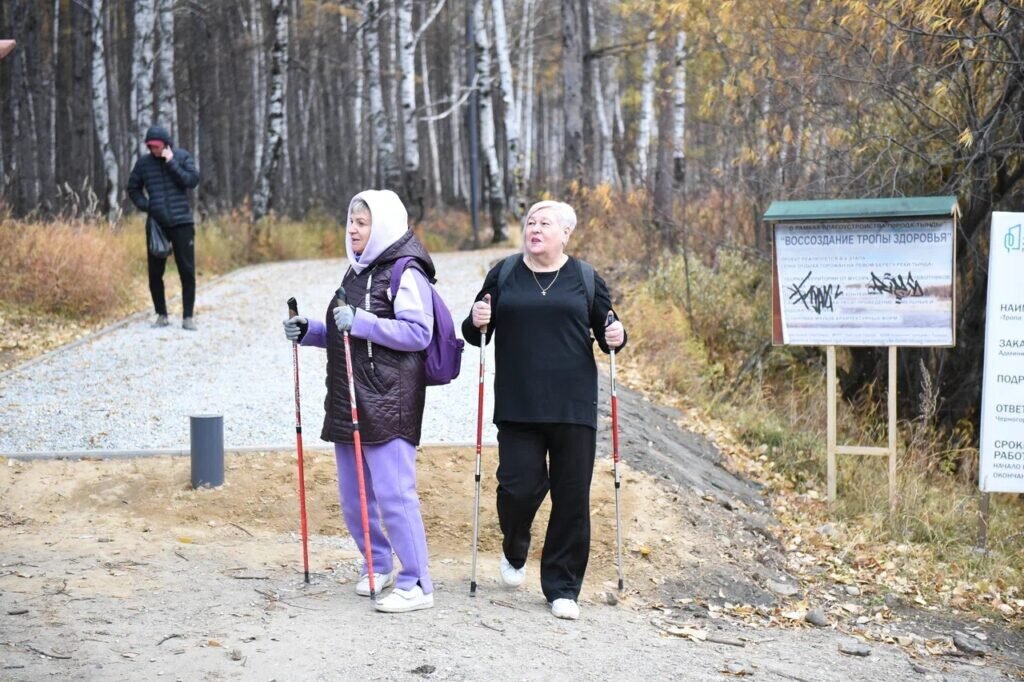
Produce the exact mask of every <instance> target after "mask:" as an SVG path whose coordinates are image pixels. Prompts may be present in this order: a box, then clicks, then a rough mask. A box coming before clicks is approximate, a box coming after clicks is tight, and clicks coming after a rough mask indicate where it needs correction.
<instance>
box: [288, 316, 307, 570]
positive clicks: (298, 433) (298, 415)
mask: <svg viewBox="0 0 1024 682" xmlns="http://www.w3.org/2000/svg"><path fill="white" fill-rule="evenodd" d="M298 315H299V304H298V303H296V302H295V298H294V297H293V298H289V299H288V317H290V318H291V317H298ZM292 368H293V370H294V371H293V373H294V375H295V449H296V451H297V452H298V453H299V515H300V518H301V520H302V567H303V568H304V569H305V571H306V584H307V585H308V584H309V532H308V530H307V526H306V474H305V469H306V466H305V464H304V463H303V461H302V410H301V408H300V405H301V401H300V400H299V342H298V340H296V341H293V342H292Z"/></svg>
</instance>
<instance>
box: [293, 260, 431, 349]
mask: <svg viewBox="0 0 1024 682" xmlns="http://www.w3.org/2000/svg"><path fill="white" fill-rule="evenodd" d="M394 309H395V319H393V320H389V319H386V318H380V317H377V316H376V315H374V314H373V313H371V312H369V311H367V310H363V309H361V308H356V316H355V320H353V322H352V331H351V332H350V333H351V334H352V336H354V337H356V338H357V339H366V340H368V341H370V342H371V343H375V344H379V345H381V346H387V347H388V348H391V349H393V350H399V351H407V352H416V351H421V350H424V349H425V348H426V347H427V346H429V345H430V337H431V336H432V335H433V333H434V307H433V299H432V297H431V294H430V285H429V283H428V282H427V278H426V277H425V276H424V275H423V273H421V272H420V271H419V270H416V269H414V268H407V269H406V270H405V272H403V273H402V279H401V280H400V281H399V286H398V291H397V292H396V293H395V300H394ZM332 323H333V321H332ZM300 345H303V346H316V347H319V348H326V347H327V328H326V327H325V326H324V322H323V321H321V320H314V319H312V318H310V319H309V329H308V330H307V331H306V335H305V336H303V337H302V343H301V344H300Z"/></svg>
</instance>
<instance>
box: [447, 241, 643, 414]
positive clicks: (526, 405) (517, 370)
mask: <svg viewBox="0 0 1024 682" xmlns="http://www.w3.org/2000/svg"><path fill="white" fill-rule="evenodd" d="M500 270H501V262H499V263H498V264H497V265H496V266H495V267H493V268H491V271H490V272H488V273H487V277H486V278H485V279H484V284H483V288H482V289H481V290H480V292H479V293H478V294H477V295H476V299H475V300H477V301H479V300H481V299H482V298H483V297H484V296H485V295H487V294H490V295H491V322H490V325H489V326H488V328H487V340H488V341H490V338H491V336H492V335H493V334H497V338H496V340H495V347H494V356H495V377H494V423H495V424H501V423H502V422H527V423H567V424H581V425H584V426H589V427H591V428H593V429H596V428H597V365H596V363H595V362H594V352H593V345H592V344H593V340H594V339H596V340H597V343H598V345H599V346H600V347H601V350H603V351H604V352H605V353H608V352H609V349H608V345H607V343H606V342H605V339H604V329H605V323H606V321H607V317H608V312H609V311H610V310H611V309H612V302H611V296H610V295H609V293H608V286H607V285H606V284H605V282H604V280H603V279H601V277H600V276H598V275H597V274H596V273H595V275H594V284H595V286H594V303H593V305H592V306H591V308H590V310H589V311H588V310H587V293H586V288H585V286H584V283H583V280H582V275H581V269H580V267H579V264H578V263H577V261H576V259H574V258H572V257H569V259H568V260H567V261H566V263H565V264H564V265H563V266H562V268H561V270H560V271H559V273H558V279H557V280H554V284H552V280H553V279H554V277H555V273H554V272H541V273H533V272H532V271H531V270H530V269H529V268H527V267H526V264H525V263H524V262H523V261H522V259H520V260H519V261H518V262H517V263H516V266H515V267H514V268H513V270H512V272H511V273H510V274H509V276H508V279H507V280H506V281H505V284H504V285H503V286H502V288H501V290H500V291H499V290H498V273H499V271H500ZM534 275H536V280H535V279H534ZM538 282H539V283H538ZM549 285H550V289H547V294H546V295H542V294H541V287H542V286H543V287H545V288H546V287H548V286H549ZM616 319H618V318H617V317H616ZM591 332H593V338H592V337H591ZM462 336H463V338H465V339H466V341H467V342H468V343H470V344H472V345H474V346H479V345H480V336H481V335H480V330H479V329H477V328H476V327H474V326H473V315H472V312H470V315H469V316H468V317H467V318H466V319H465V320H464V321H463V323H462ZM624 346H625V340H624V341H623V344H622V346H620V347H619V348H617V349H616V352H618V351H619V350H621V349H622V347H624Z"/></svg>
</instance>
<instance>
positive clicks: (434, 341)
mask: <svg viewBox="0 0 1024 682" xmlns="http://www.w3.org/2000/svg"><path fill="white" fill-rule="evenodd" d="M410 265H411V266H412V267H414V268H416V269H417V270H419V271H420V272H422V273H423V274H424V276H426V278H427V282H428V284H429V285H430V297H431V299H432V303H433V307H434V331H433V333H432V334H431V335H430V345H428V346H427V349H426V350H425V351H424V354H425V356H426V358H425V359H426V362H425V363H424V364H425V367H426V371H427V386H442V385H444V384H448V383H451V382H452V381H453V380H454V379H455V378H456V377H457V376H459V370H461V369H462V349H463V348H464V347H465V345H466V342H465V341H463V340H462V339H460V338H459V337H457V336H456V335H455V322H454V320H452V313H451V311H450V310H448V306H447V305H445V302H444V299H443V298H441V294H439V293H437V289H435V288H434V283H433V282H432V281H431V279H430V276H429V275H427V273H426V272H424V270H423V268H422V267H421V266H420V264H419V263H417V262H416V260H415V259H414V258H412V257H410V256H404V257H402V258H399V259H398V260H396V261H395V264H394V265H392V266H391V299H392V300H394V298H395V294H397V293H398V285H399V282H400V281H401V279H402V274H403V273H404V272H405V269H406V268H407V267H408V266H410Z"/></svg>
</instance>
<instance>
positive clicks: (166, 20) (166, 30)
mask: <svg viewBox="0 0 1024 682" xmlns="http://www.w3.org/2000/svg"><path fill="white" fill-rule="evenodd" d="M157 2H158V3H159V4H158V6H157V19H158V21H159V22H160V54H159V55H158V59H157V71H156V72H157V90H158V92H159V95H158V99H157V122H158V123H160V124H161V125H163V126H164V127H165V128H167V130H168V131H169V132H170V133H171V137H172V138H174V140H175V141H177V139H178V97H177V93H176V91H175V86H174V0H157Z"/></svg>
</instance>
